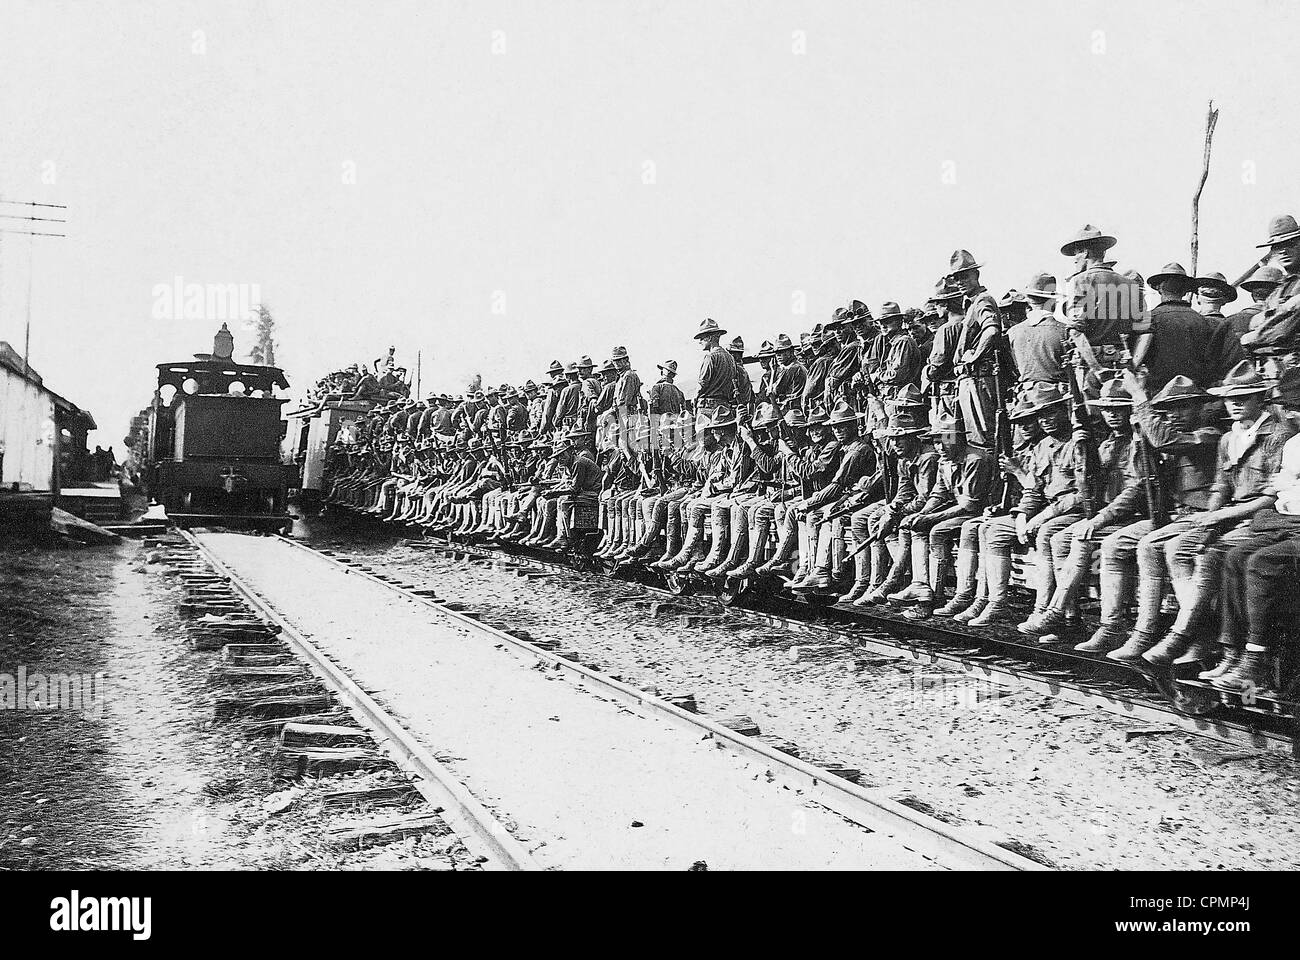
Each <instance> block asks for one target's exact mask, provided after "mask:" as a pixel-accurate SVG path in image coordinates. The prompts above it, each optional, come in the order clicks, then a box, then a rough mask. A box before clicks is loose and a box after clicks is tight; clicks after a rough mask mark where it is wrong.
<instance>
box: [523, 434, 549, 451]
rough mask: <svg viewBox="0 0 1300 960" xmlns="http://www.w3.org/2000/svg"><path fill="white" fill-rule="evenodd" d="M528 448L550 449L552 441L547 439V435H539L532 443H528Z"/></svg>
mask: <svg viewBox="0 0 1300 960" xmlns="http://www.w3.org/2000/svg"><path fill="white" fill-rule="evenodd" d="M528 449H529V450H549V449H551V442H550V441H549V440H547V439H546V438H545V437H538V438H537V439H536V440H534V441H533V442H532V443H530V444H529V445H528Z"/></svg>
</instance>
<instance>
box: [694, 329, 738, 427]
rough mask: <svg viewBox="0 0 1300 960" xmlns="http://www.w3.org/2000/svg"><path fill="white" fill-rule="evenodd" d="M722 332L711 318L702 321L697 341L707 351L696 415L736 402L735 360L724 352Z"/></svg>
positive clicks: (696, 395)
mask: <svg viewBox="0 0 1300 960" xmlns="http://www.w3.org/2000/svg"><path fill="white" fill-rule="evenodd" d="M726 332H727V331H726V330H723V329H722V328H721V327H719V326H718V325H717V323H715V322H714V321H713V320H712V319H708V318H706V319H705V320H703V321H701V322H700V329H699V330H697V331H696V333H695V339H696V340H698V341H700V346H701V347H702V348H703V350H704V362H703V363H701V364H700V383H699V388H698V390H697V391H696V394H695V413H697V414H700V413H707V412H708V411H710V410H713V409H714V408H715V407H718V406H727V407H731V406H732V405H733V404H734V403H735V401H736V377H737V371H736V361H735V358H733V357H732V355H731V354H730V353H728V352H727V351H726V350H723V349H722V346H721V340H722V336H723V334H725V333H726Z"/></svg>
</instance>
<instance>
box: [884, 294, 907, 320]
mask: <svg viewBox="0 0 1300 960" xmlns="http://www.w3.org/2000/svg"><path fill="white" fill-rule="evenodd" d="M877 319H878V320H879V321H880V322H881V323H885V322H886V321H889V322H891V323H893V322H895V321H896V322H898V323H902V322H903V321H904V320H905V319H907V318H906V317H905V316H904V315H903V308H902V307H900V306H899V305H898V304H896V303H894V301H893V300H886V301H885V302H884V303H882V304H881V305H880V316H879V317H878V318H877Z"/></svg>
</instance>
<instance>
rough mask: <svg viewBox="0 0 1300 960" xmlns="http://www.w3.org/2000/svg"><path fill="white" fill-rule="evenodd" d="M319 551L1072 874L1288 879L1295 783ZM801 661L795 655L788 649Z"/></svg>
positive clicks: (347, 538) (1268, 765) (583, 606)
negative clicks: (680, 701)
mask: <svg viewBox="0 0 1300 960" xmlns="http://www.w3.org/2000/svg"><path fill="white" fill-rule="evenodd" d="M305 532H306V534H307V536H308V538H309V539H311V541H312V542H314V543H315V544H316V545H318V546H333V547H335V548H336V549H338V550H340V551H342V552H345V553H348V554H350V555H353V556H365V557H367V558H368V560H369V562H371V563H372V564H373V565H375V566H376V567H377V568H378V567H381V566H389V567H391V571H392V572H393V573H394V574H397V575H400V576H401V578H402V579H404V580H405V581H407V582H410V583H413V584H416V585H419V586H428V587H432V588H433V589H435V590H436V591H438V593H439V595H440V597H442V598H445V599H451V600H458V601H463V602H465V603H467V604H470V605H471V606H472V607H473V609H475V610H478V611H481V612H483V613H484V614H485V619H490V620H495V621H500V622H504V623H506V624H509V625H510V626H512V627H519V628H523V629H526V630H528V631H529V632H531V633H532V634H533V635H534V636H537V637H539V638H550V639H558V640H561V641H564V642H565V645H566V646H569V647H572V648H573V649H576V650H578V651H580V652H581V653H583V654H584V655H585V657H584V659H592V660H595V661H597V662H599V663H600V664H601V665H602V667H603V669H605V670H606V671H607V672H609V673H612V674H615V675H617V676H620V677H622V678H623V679H624V680H625V681H626V682H628V683H631V684H633V685H636V686H645V685H655V686H657V687H659V688H660V689H661V690H662V691H663V692H664V693H665V694H686V693H692V694H694V695H695V697H696V699H697V701H698V702H699V705H700V708H701V710H702V711H703V712H705V713H708V714H710V715H715V716H723V715H734V714H747V715H749V716H751V717H753V718H754V719H755V720H756V721H757V722H758V724H759V726H760V727H761V728H762V730H763V732H764V733H770V734H775V735H778V736H781V737H784V738H786V739H788V740H791V741H793V742H794V743H796V744H798V745H799V746H800V747H802V748H804V749H805V750H807V751H809V752H811V753H813V754H816V755H819V756H824V757H828V758H833V759H835V760H839V761H841V762H844V763H847V764H849V765H852V766H858V767H861V769H862V771H863V776H864V784H867V785H874V786H880V787H884V788H886V789H888V790H889V791H890V794H891V795H892V796H894V797H895V798H897V799H899V800H901V801H903V802H905V803H909V804H911V805H912V806H914V807H917V808H918V809H922V810H927V811H931V812H933V813H934V814H935V815H937V816H939V817H941V818H944V819H947V820H950V821H952V822H956V823H963V824H966V825H968V826H971V827H974V828H975V829H977V830H979V831H981V832H983V831H987V834H986V835H987V836H988V837H989V839H992V840H995V841H996V840H1003V841H1010V842H1011V843H1012V844H1013V845H1016V846H1018V847H1020V848H1021V849H1022V850H1025V851H1027V852H1029V853H1030V855H1033V856H1036V857H1038V858H1040V859H1041V860H1043V861H1044V862H1047V863H1050V864H1054V865H1057V866H1061V867H1067V868H1083V869H1240V868H1264V869H1294V868H1296V867H1297V866H1300V837H1298V836H1297V828H1300V806H1298V805H1297V799H1300V767H1298V766H1297V764H1296V763H1295V762H1294V761H1292V760H1291V759H1290V758H1289V757H1286V756H1283V755H1278V754H1276V753H1274V754H1266V753H1263V752H1260V751H1252V750H1241V749H1237V748H1233V747H1229V746H1227V745H1224V744H1220V743H1216V742H1215V741H1212V740H1209V739H1206V738H1202V737H1197V736H1194V735H1190V734H1184V733H1180V732H1172V731H1169V732H1161V733H1148V732H1144V728H1146V727H1147V726H1149V725H1145V724H1140V723H1135V722H1129V721H1126V720H1124V719H1122V718H1119V717H1116V716H1114V715H1111V714H1107V713H1103V712H1101V711H1090V710H1088V709H1087V708H1084V707H1080V706H1076V705H1073V704H1069V703H1066V702H1064V701H1059V700H1056V699H1053V698H1050V697H1045V696H1043V695H1041V694H1036V693H1033V692H1031V691H1027V690H1018V689H1015V688H1014V687H1006V688H1001V687H997V686H995V685H991V684H989V683H987V682H980V681H974V680H970V679H967V678H965V677H963V676H962V675H961V674H959V673H956V672H954V671H951V670H945V669H944V668H942V667H938V666H931V665H926V666H924V667H922V666H920V665H918V664H915V663H913V662H911V661H889V660H885V659H875V658H872V657H869V656H866V655H864V654H862V653H861V652H860V651H853V650H851V649H849V648H847V647H845V648H841V649H830V650H825V651H813V655H812V656H809V655H808V653H807V644H808V640H807V638H806V637H795V636H791V635H789V634H788V633H784V632H782V631H780V630H776V629H773V628H771V627H766V628H764V627H751V626H745V627H742V628H739V629H736V626H737V625H736V624H729V625H728V624H722V623H718V624H710V625H705V626H695V627H691V628H689V629H688V628H686V627H684V626H682V625H681V624H680V622H679V621H678V618H676V617H667V618H653V617H650V616H649V615H648V614H647V611H646V610H645V609H644V608H643V607H637V606H635V605H634V604H632V603H631V602H629V601H630V598H631V597H633V596H637V595H640V594H639V592H638V591H637V589H636V588H631V587H627V586H623V585H619V584H616V583H614V582H612V581H610V580H608V579H605V578H601V577H597V576H591V577H578V576H577V575H574V576H572V577H559V576H557V577H552V578H548V579H542V580H527V579H523V578H520V577H517V576H513V575H511V574H509V573H506V572H502V571H498V570H493V569H492V568H490V567H481V566H467V565H464V564H457V563H454V562H452V561H450V560H447V559H445V558H443V557H441V556H439V555H436V554H434V553H432V552H430V551H427V550H424V549H421V548H420V547H419V546H418V545H412V544H409V543H404V542H402V541H400V540H395V539H393V538H392V536H391V535H389V534H385V533H378V534H377V533H375V532H373V530H370V531H367V530H366V528H358V527H344V526H340V527H337V528H334V529H330V528H329V527H328V526H323V525H321V524H319V523H318V524H314V525H312V526H310V527H308V528H307V529H306V531H305ZM796 646H802V647H803V648H804V649H803V650H802V651H801V652H800V653H799V654H798V655H797V656H798V659H794V657H795V656H796V655H795V654H794V653H793V652H792V648H794V647H796Z"/></svg>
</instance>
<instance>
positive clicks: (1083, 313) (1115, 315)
mask: <svg viewBox="0 0 1300 960" xmlns="http://www.w3.org/2000/svg"><path fill="white" fill-rule="evenodd" d="M1116 242H1117V241H1116V240H1115V238H1114V237H1111V236H1107V235H1106V234H1104V233H1102V232H1101V230H1099V229H1098V228H1096V227H1094V226H1093V225H1092V224H1084V225H1083V227H1082V228H1080V230H1079V232H1078V233H1077V234H1075V236H1074V238H1073V239H1071V240H1069V241H1067V242H1066V243H1064V244H1063V245H1062V246H1061V254H1062V256H1066V257H1073V258H1074V267H1075V273H1074V275H1073V276H1071V277H1070V280H1069V292H1068V294H1067V297H1066V309H1065V314H1066V320H1067V322H1068V323H1069V324H1070V325H1071V326H1073V327H1074V328H1075V329H1077V330H1078V331H1079V332H1080V333H1081V334H1082V335H1083V336H1084V338H1085V339H1086V340H1087V342H1088V345H1089V346H1090V347H1091V351H1092V353H1093V354H1094V356H1095V357H1096V358H1097V361H1098V363H1099V364H1100V365H1101V366H1103V367H1109V368H1110V369H1118V368H1119V367H1121V366H1123V352H1124V342H1125V339H1126V338H1127V337H1130V336H1131V335H1132V334H1133V332H1134V323H1135V322H1136V323H1137V324H1138V328H1139V329H1140V328H1141V326H1142V318H1141V303H1142V288H1141V285H1140V284H1137V283H1135V282H1134V281H1133V280H1132V279H1131V278H1129V277H1126V276H1124V275H1123V274H1120V273H1116V272H1115V270H1114V269H1113V264H1114V261H1109V260H1106V259H1105V257H1106V251H1107V250H1109V249H1110V248H1111V247H1113V246H1114V245H1115V243H1116Z"/></svg>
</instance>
